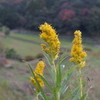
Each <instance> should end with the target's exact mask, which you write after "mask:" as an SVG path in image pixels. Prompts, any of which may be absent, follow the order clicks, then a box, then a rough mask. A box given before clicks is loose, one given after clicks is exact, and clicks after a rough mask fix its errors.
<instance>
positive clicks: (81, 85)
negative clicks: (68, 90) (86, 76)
mask: <svg viewBox="0 0 100 100" xmlns="http://www.w3.org/2000/svg"><path fill="white" fill-rule="evenodd" d="M79 74H81V69H79ZM79 85H80V97H82V96H83V84H82V75H81V76H79Z"/></svg>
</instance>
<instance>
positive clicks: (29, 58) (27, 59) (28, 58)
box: [24, 55, 34, 61]
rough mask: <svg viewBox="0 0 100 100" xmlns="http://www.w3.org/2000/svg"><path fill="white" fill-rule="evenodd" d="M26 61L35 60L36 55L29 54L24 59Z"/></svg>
mask: <svg viewBox="0 0 100 100" xmlns="http://www.w3.org/2000/svg"><path fill="white" fill-rule="evenodd" d="M24 60H25V61H31V60H34V57H33V56H32V55H28V56H26V57H25V59H24Z"/></svg>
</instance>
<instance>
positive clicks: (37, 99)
mask: <svg viewBox="0 0 100 100" xmlns="http://www.w3.org/2000/svg"><path fill="white" fill-rule="evenodd" d="M36 100H39V98H38V92H37V93H36Z"/></svg>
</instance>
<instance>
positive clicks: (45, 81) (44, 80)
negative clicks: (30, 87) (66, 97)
mask: <svg viewBox="0 0 100 100" xmlns="http://www.w3.org/2000/svg"><path fill="white" fill-rule="evenodd" d="M37 75H38V76H39V77H40V78H41V79H42V80H43V82H44V83H45V84H46V85H47V86H48V88H49V89H50V90H51V91H52V88H51V86H50V85H49V83H48V82H47V80H46V79H45V78H44V77H43V76H41V75H40V74H37Z"/></svg>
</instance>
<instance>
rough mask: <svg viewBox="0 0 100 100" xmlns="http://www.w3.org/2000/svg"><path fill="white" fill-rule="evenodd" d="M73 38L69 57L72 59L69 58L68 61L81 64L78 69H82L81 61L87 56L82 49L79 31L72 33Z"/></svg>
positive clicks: (83, 63) (82, 62) (82, 63)
mask: <svg viewBox="0 0 100 100" xmlns="http://www.w3.org/2000/svg"><path fill="white" fill-rule="evenodd" d="M74 35H75V38H74V40H73V42H72V43H73V46H72V49H71V55H72V58H70V61H71V62H73V63H74V64H81V65H80V66H79V68H82V67H84V66H85V63H86V62H85V61H83V59H84V58H85V57H86V56H87V54H86V52H84V51H83V47H82V44H81V43H82V38H81V31H79V30H77V31H75V32H74Z"/></svg>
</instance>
